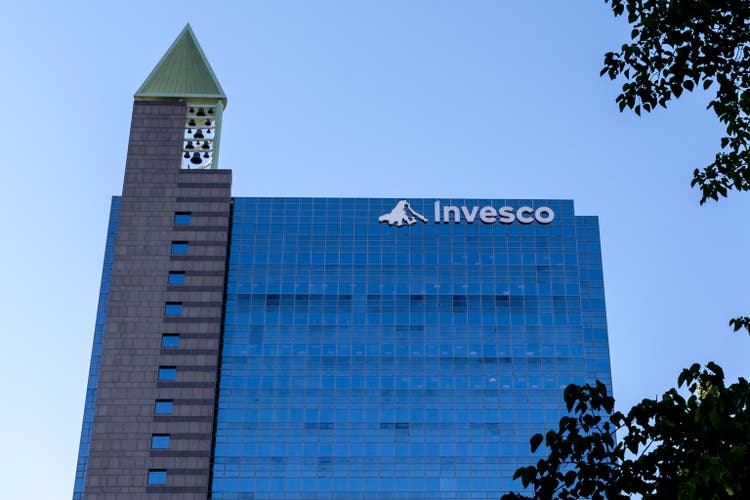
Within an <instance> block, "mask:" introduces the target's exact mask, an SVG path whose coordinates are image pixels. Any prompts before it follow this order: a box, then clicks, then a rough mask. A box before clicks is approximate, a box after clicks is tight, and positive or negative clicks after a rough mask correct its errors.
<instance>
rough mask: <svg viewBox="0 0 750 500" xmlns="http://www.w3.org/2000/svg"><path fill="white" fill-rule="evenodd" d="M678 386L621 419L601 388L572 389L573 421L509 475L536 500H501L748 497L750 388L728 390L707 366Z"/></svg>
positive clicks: (512, 497)
mask: <svg viewBox="0 0 750 500" xmlns="http://www.w3.org/2000/svg"><path fill="white" fill-rule="evenodd" d="M683 386H684V387H685V388H686V389H687V394H684V393H685V391H684V390H683V391H679V390H678V389H674V388H673V389H670V390H668V391H667V392H665V393H664V394H663V395H662V396H661V397H660V398H657V399H644V400H643V401H642V402H640V403H639V404H637V405H635V406H634V407H633V408H632V409H631V410H630V411H629V412H628V413H627V415H624V414H622V413H620V412H614V413H613V409H614V399H613V398H612V397H611V396H610V395H608V394H607V389H606V387H605V386H604V384H602V383H601V382H597V383H596V385H594V386H591V385H586V386H576V385H571V386H568V388H567V389H566V390H565V403H566V406H567V409H568V412H569V413H570V414H571V416H567V417H563V418H562V419H561V420H560V425H559V428H558V430H557V431H549V432H547V434H546V435H544V436H543V435H541V434H536V435H534V436H533V437H532V438H531V448H532V451H536V450H537V449H539V448H540V447H541V446H542V445H544V446H545V447H546V448H548V450H549V455H548V457H547V458H544V459H541V460H539V461H538V462H537V464H536V465H535V466H529V467H522V468H520V469H518V470H517V471H516V473H515V475H514V479H518V478H520V479H521V481H522V483H523V485H524V487H525V488H529V487H530V488H531V490H532V491H533V496H525V495H523V494H519V493H509V494H506V495H504V496H503V497H502V499H503V500H521V499H531V498H534V499H540V500H549V499H560V500H573V499H576V500H577V499H580V498H591V499H593V500H598V499H618V500H620V499H622V500H625V499H629V498H631V495H640V496H642V498H644V499H645V498H674V499H709V498H710V499H724V498H726V499H741V498H750V384H749V383H748V382H747V380H745V379H744V378H740V379H739V380H738V381H737V382H736V383H733V384H731V385H729V386H726V385H725V384H724V373H723V371H722V369H721V367H719V366H718V365H716V364H715V363H708V365H706V367H705V368H703V367H701V366H700V365H698V364H694V365H692V366H691V367H690V368H687V369H685V370H683V371H682V373H681V374H680V376H679V378H678V387H683ZM618 432H619V434H620V439H619V441H618V439H617V438H616V436H615V435H616V433H618Z"/></svg>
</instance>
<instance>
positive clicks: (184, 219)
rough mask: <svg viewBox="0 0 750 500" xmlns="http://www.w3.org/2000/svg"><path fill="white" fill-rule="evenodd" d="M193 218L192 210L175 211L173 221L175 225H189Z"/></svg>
mask: <svg viewBox="0 0 750 500" xmlns="http://www.w3.org/2000/svg"><path fill="white" fill-rule="evenodd" d="M192 220H193V213H192V212H175V213H174V218H173V219H172V223H173V224H174V225H175V226H188V225H190V223H191V222H192Z"/></svg>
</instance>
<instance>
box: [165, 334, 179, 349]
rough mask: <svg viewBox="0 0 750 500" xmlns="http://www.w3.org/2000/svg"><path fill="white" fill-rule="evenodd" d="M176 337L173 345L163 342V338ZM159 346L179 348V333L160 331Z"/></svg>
mask: <svg viewBox="0 0 750 500" xmlns="http://www.w3.org/2000/svg"><path fill="white" fill-rule="evenodd" d="M173 339H176V342H175V343H174V345H170V343H169V342H167V343H166V344H165V340H173ZM161 348H162V349H179V348H180V334H179V333H162V334H161Z"/></svg>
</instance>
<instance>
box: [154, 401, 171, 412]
mask: <svg viewBox="0 0 750 500" xmlns="http://www.w3.org/2000/svg"><path fill="white" fill-rule="evenodd" d="M159 405H169V412H164V411H159ZM173 413H174V399H157V400H156V401H154V415H172V414H173Z"/></svg>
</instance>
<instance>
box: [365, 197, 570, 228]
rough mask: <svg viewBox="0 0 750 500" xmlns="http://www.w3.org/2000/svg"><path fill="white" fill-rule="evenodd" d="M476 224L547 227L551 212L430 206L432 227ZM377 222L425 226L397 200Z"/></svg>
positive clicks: (525, 208)
mask: <svg viewBox="0 0 750 500" xmlns="http://www.w3.org/2000/svg"><path fill="white" fill-rule="evenodd" d="M477 220H478V221H480V222H482V223H484V224H495V223H500V224H513V223H514V222H515V221H518V222H519V223H521V224H533V223H535V222H536V223H537V224H549V223H551V222H552V221H553V220H555V212H554V211H553V210H552V209H551V208H550V207H546V206H542V207H537V208H533V207H529V206H522V207H518V208H517V209H516V208H514V207H509V206H507V205H506V206H502V207H500V208H495V207H493V206H491V205H485V206H483V207H479V206H477V205H474V206H473V207H468V206H466V205H461V206H456V205H444V206H443V205H441V204H440V201H436V202H435V204H434V212H433V221H434V222H435V224H439V223H441V222H442V223H445V224H448V223H451V222H452V223H455V224H460V223H461V222H466V223H468V224H473V223H474V222H475V221H477ZM378 221H379V222H381V223H382V222H387V223H388V224H389V225H391V226H398V227H401V226H411V225H412V224H416V223H417V222H418V221H420V222H423V223H427V222H428V220H427V217H425V216H424V215H422V214H420V213H419V212H417V211H416V210H414V209H413V208H411V204H409V202H408V201H406V200H401V201H399V202H398V203H396V206H395V207H393V210H391V211H390V212H388V213H387V214H383V215H381V216H380V217H379V218H378Z"/></svg>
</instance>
